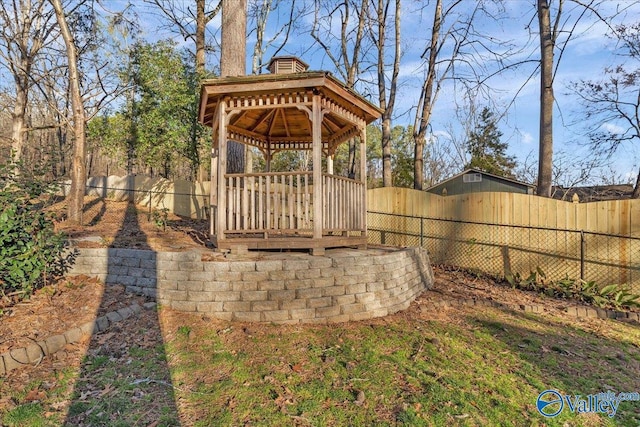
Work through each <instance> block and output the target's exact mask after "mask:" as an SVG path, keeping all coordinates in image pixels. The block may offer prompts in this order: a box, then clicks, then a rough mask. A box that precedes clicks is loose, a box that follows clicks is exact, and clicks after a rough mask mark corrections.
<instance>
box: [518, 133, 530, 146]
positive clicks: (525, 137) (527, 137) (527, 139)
mask: <svg viewBox="0 0 640 427" xmlns="http://www.w3.org/2000/svg"><path fill="white" fill-rule="evenodd" d="M520 138H521V141H522V143H523V144H532V143H533V135H531V134H530V133H529V132H520Z"/></svg>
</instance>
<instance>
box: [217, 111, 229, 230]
mask: <svg viewBox="0 0 640 427" xmlns="http://www.w3.org/2000/svg"><path fill="white" fill-rule="evenodd" d="M226 174H227V101H225V100H224V99H222V100H220V103H219V105H218V185H217V187H218V188H217V189H216V190H217V192H218V194H219V197H218V241H220V240H224V239H225V235H224V231H225V230H226V229H227V222H226V221H227V212H226V211H227V197H226V192H227V185H226V183H225V175H226Z"/></svg>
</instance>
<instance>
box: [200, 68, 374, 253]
mask: <svg viewBox="0 0 640 427" xmlns="http://www.w3.org/2000/svg"><path fill="white" fill-rule="evenodd" d="M282 60H283V64H280V63H279V62H278V61H271V62H270V66H269V68H270V69H272V70H282V71H284V72H285V74H282V73H280V74H262V75H250V76H238V77H223V78H217V79H210V80H205V81H204V82H203V84H202V87H201V94H200V110H199V119H200V122H201V123H203V124H204V125H206V126H209V127H211V128H212V131H213V147H212V157H211V183H212V190H211V201H210V202H211V203H210V204H211V212H212V215H211V223H210V235H211V240H212V242H213V244H214V245H215V246H216V247H218V248H221V249H226V248H229V249H232V248H233V247H234V246H238V247H247V248H249V249H284V248H300V249H302V248H309V249H311V250H312V252H317V253H322V252H323V251H324V248H328V247H339V246H359V247H366V242H367V236H366V234H367V221H366V219H367V203H366V195H367V192H366V126H367V124H368V123H370V122H372V121H374V120H376V119H377V118H378V117H380V115H381V113H382V112H381V110H380V109H379V108H378V107H376V106H375V105H373V104H371V103H370V102H368V101H367V100H365V99H364V98H362V97H361V96H360V95H358V94H357V93H356V92H354V91H353V90H351V89H349V88H347V87H346V86H345V85H344V84H343V83H342V82H340V81H339V80H337V79H336V78H334V77H333V76H332V75H331V74H330V73H328V72H325V71H307V72H298V71H299V70H300V69H304V67H305V66H306V64H304V63H303V62H302V61H299V60H297V59H294V58H291V57H284V58H282ZM352 139H356V141H357V142H358V143H359V150H358V151H359V167H358V173H357V174H356V177H355V178H353V179H352V178H347V177H342V176H337V175H334V173H333V167H332V164H333V163H332V156H333V155H334V153H335V151H336V148H337V147H338V146H339V145H340V144H343V143H347V142H348V141H350V140H352ZM228 140H233V141H236V142H239V143H241V144H244V145H250V146H253V147H257V148H258V149H259V150H260V151H261V152H262V154H263V155H264V158H265V162H266V165H267V172H263V173H236V174H229V173H227V141H228ZM282 150H307V151H311V152H312V156H311V158H312V170H311V171H293V172H272V171H271V170H270V163H271V158H272V156H273V154H275V153H276V152H278V151H282ZM323 159H324V160H325V161H324V162H323ZM323 163H324V164H325V165H324V166H323Z"/></svg>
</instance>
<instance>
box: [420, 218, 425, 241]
mask: <svg viewBox="0 0 640 427" xmlns="http://www.w3.org/2000/svg"><path fill="white" fill-rule="evenodd" d="M423 236H424V218H420V247H421V248H422V247H424V243H423Z"/></svg>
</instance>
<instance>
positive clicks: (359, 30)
mask: <svg viewBox="0 0 640 427" xmlns="http://www.w3.org/2000/svg"><path fill="white" fill-rule="evenodd" d="M368 11H369V1H368V0H340V1H339V2H338V4H335V3H334V2H324V1H322V0H315V10H314V19H313V25H312V28H311V36H312V37H313V39H314V40H315V41H316V43H317V44H318V45H319V46H320V47H321V49H322V50H323V51H324V53H325V54H326V55H327V57H328V58H329V59H330V60H331V62H332V63H333V65H334V67H335V69H336V71H337V72H338V74H339V75H340V76H341V78H342V80H343V81H344V82H345V84H346V85H347V87H348V88H350V89H353V88H354V87H355V85H356V83H357V79H358V77H359V75H360V71H361V68H360V66H361V63H362V62H363V56H364V51H365V50H366V49H365V48H364V46H363V42H364V41H365V36H366V33H365V28H366V27H365V25H366V22H367V13H368ZM354 13H355V14H356V16H357V21H356V22H355V25H354V23H353V22H352V18H351V16H352V14H354ZM336 19H337V20H338V23H339V25H340V33H339V34H335V33H334V29H333V22H334V21H335V20H336ZM335 46H339V47H338V49H337V51H335ZM355 155H356V141H355V140H351V141H350V142H349V159H348V165H347V174H348V176H349V177H351V178H353V177H355V173H356V172H355V170H356V164H355V163H356V157H355Z"/></svg>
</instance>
